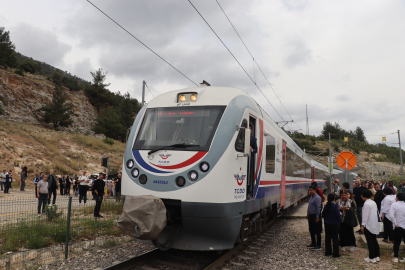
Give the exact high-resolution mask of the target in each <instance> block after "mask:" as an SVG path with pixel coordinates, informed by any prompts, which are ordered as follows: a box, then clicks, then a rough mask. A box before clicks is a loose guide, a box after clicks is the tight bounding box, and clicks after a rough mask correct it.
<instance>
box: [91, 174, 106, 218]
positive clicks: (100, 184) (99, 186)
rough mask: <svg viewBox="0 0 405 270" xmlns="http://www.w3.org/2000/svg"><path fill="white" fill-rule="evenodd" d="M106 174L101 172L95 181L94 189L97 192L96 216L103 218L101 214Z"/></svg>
mask: <svg viewBox="0 0 405 270" xmlns="http://www.w3.org/2000/svg"><path fill="white" fill-rule="evenodd" d="M103 179H104V174H103V173H99V175H98V179H97V180H96V181H94V185H93V189H94V193H95V194H96V197H95V198H96V206H95V207H94V217H95V218H102V217H103V216H101V215H100V208H101V203H102V202H103V196H104V187H105V183H104V180H103Z"/></svg>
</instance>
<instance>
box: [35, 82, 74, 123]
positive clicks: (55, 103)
mask: <svg viewBox="0 0 405 270" xmlns="http://www.w3.org/2000/svg"><path fill="white" fill-rule="evenodd" d="M68 100H69V98H68V97H67V95H66V93H64V92H63V90H62V88H61V87H60V85H56V87H55V90H54V92H53V95H52V102H51V103H49V104H47V105H45V106H43V107H42V108H41V110H42V111H44V112H45V114H44V116H43V117H42V122H44V123H46V124H49V123H51V124H52V125H53V128H54V129H55V130H58V129H59V127H67V126H70V125H71V124H72V123H73V120H72V119H70V116H71V115H72V114H73V112H72V107H73V106H72V105H70V104H66V101H68Z"/></svg>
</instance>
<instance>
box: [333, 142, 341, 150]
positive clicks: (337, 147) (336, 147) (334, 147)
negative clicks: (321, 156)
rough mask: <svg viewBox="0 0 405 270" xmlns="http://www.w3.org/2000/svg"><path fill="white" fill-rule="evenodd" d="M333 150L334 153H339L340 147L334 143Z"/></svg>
mask: <svg viewBox="0 0 405 270" xmlns="http://www.w3.org/2000/svg"><path fill="white" fill-rule="evenodd" d="M333 149H334V150H335V151H336V152H339V151H340V146H339V144H336V143H334V144H333Z"/></svg>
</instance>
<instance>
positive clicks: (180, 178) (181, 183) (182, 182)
mask: <svg viewBox="0 0 405 270" xmlns="http://www.w3.org/2000/svg"><path fill="white" fill-rule="evenodd" d="M176 184H177V185H178V186H179V187H183V186H184V185H185V184H186V179H184V177H183V176H178V177H177V178H176Z"/></svg>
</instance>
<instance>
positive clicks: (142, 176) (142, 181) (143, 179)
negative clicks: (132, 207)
mask: <svg viewBox="0 0 405 270" xmlns="http://www.w3.org/2000/svg"><path fill="white" fill-rule="evenodd" d="M147 181H148V177H147V176H146V175H144V174H141V176H139V182H140V183H141V184H142V185H145V184H146V182H147Z"/></svg>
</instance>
